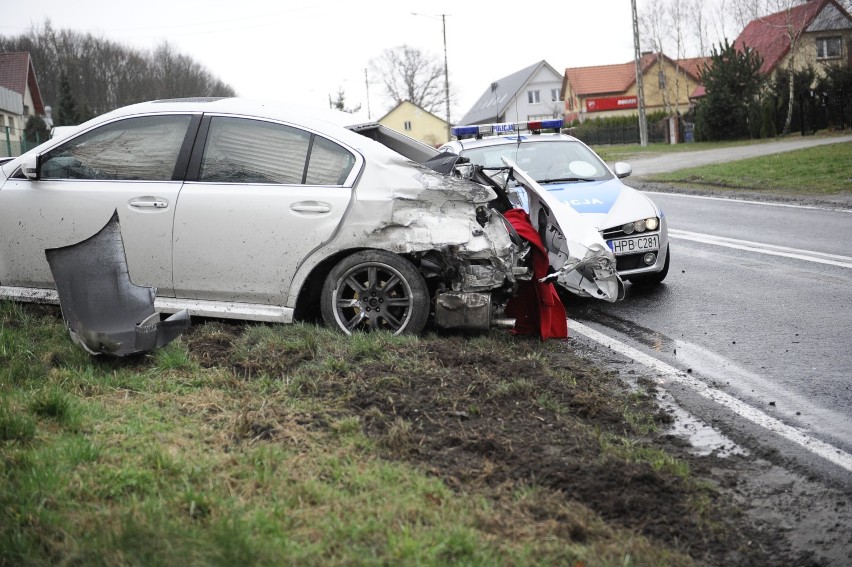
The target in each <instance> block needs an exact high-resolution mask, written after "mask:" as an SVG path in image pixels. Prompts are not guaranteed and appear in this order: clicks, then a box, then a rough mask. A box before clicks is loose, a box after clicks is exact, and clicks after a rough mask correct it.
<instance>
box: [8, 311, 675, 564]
mask: <svg viewBox="0 0 852 567" xmlns="http://www.w3.org/2000/svg"><path fill="white" fill-rule="evenodd" d="M464 344H465V348H469V349H470V352H471V353H472V354H473V355H480V353H485V354H487V353H489V352H509V353H510V354H511V352H512V351H513V349H520V350H519V351H518V353H516V354H515V355H514V356H516V358H517V359H519V360H526V361H528V362H529V364H530V365H535V366H537V367H547V365H548V358H547V345H546V344H541V343H531V344H522V345H520V346H516V345H517V342H515V341H513V339H511V338H506V336H505V335H503V336H501V337H497V338H492V337H485V338H475V339H471V340H470V341H468V342H466V343H464ZM424 346H425V343H423V342H422V339H419V338H416V337H394V336H390V335H386V334H381V333H379V334H374V335H369V336H365V335H357V336H355V337H351V338H348V337H344V336H342V335H340V334H339V333H335V332H332V331H329V330H327V329H322V328H316V327H313V326H310V325H289V326H276V325H263V324H255V325H252V324H249V325H242V326H239V327H238V328H236V330H235V329H234V328H231V327H229V326H228V325H223V324H218V323H213V322H211V323H206V324H204V325H202V326H200V327H199V328H197V329H195V332H194V333H193V334H191V335H190V336H188V337H182V338H180V339H179V340H177V341H175V342H173V343H171V344H170V345H168V346H167V347H165V348H163V349H160V350H158V351H155V352H153V353H151V354H150V355H147V356H139V357H130V358H127V359H111V358H100V357H90V356H88V355H86V354H85V353H84V352H83V351H82V350H81V349H79V348H78V347H76V346H75V345H73V344H72V343H71V341H70V339H69V338H68V336H67V331H66V330H65V328H64V326H63V324H62V320H61V318H59V317H58V314H57V312H56V311H49V310H46V309H42V308H37V307H31V306H27V307H22V306H20V305H15V304H10V303H2V304H0V365H2V366H3V367H4V368H7V369H12V372H11V373H9V372H7V373H5V374H4V375H3V377H2V378H0V566H11V565H16V566H17V565H22V566H27V565H44V564H57V563H58V564H69V565H75V564H80V565H125V564H128V565H174V564H185V565H237V564H239V565H378V564H382V565H488V566H492V565H555V564H562V565H574V564H580V563H584V564H588V565H593V564H594V565H625V564H629V565H666V564H671V565H675V564H677V565H681V564H690V563H691V561H690V560H689V558H688V557H686V556H684V555H683V554H682V553H681V552H679V551H676V550H673V549H669V548H667V547H665V546H664V545H662V544H660V543H659V542H653V541H650V540H647V539H645V538H643V537H641V536H639V535H637V534H636V533H635V532H634V531H632V530H625V529H622V528H618V527H616V526H613V525H609V524H607V523H606V522H604V521H603V520H601V519H600V518H599V517H597V516H596V515H595V514H594V513H593V512H592V511H590V510H589V509H587V508H586V507H584V506H582V505H579V504H576V503H572V502H570V501H569V500H566V499H564V498H562V497H560V496H559V494H558V493H555V492H554V491H552V490H549V489H544V488H541V487H535V486H527V487H523V486H518V487H515V488H513V489H512V490H510V491H493V490H486V489H484V488H477V487H475V486H472V487H457V486H455V487H451V486H449V485H448V484H447V483H446V482H444V481H443V480H441V479H440V478H439V477H436V476H435V475H434V474H430V473H429V472H428V471H426V470H423V469H422V468H420V467H418V466H415V465H414V464H412V463H410V462H408V461H406V460H405V459H403V458H398V459H397V458H391V457H395V456H399V457H403V456H405V455H406V454H408V452H409V451H411V450H412V449H413V448H415V447H416V446H415V444H414V437H413V434H412V422H411V421H410V420H408V419H404V418H403V417H396V418H393V419H392V420H391V421H390V425H389V427H388V429H387V432H386V434H385V435H383V436H381V437H379V438H375V437H372V436H368V435H367V434H366V433H365V421H364V420H366V419H371V418H372V417H374V413H375V412H377V411H378V410H368V411H365V412H364V413H363V414H361V415H356V414H354V413H352V412H351V411H350V410H348V409H347V405H346V402H347V397H348V396H351V395H352V392H356V391H361V390H363V389H364V388H369V387H375V384H382V383H383V382H382V380H386V381H390V382H387V384H393V385H398V384H399V383H400V382H399V381H400V380H403V379H405V380H409V379H417V377H418V376H420V375H422V374H424V373H426V372H435V371H437V370H436V369H434V368H432V367H428V368H427V367H425V366H423V365H424V364H432V363H431V362H428V360H427V359H422V360H421V359H420V358H418V354H419V353H421V352H422V350H423V348H424ZM379 362H380V363H381V364H382V368H385V369H395V371H394V372H395V373H396V375H395V376H379V377H376V378H375V382H374V383H372V384H374V385H371V384H369V383H367V382H366V381H365V380H364V378H363V377H362V376H361V375H360V374H358V373H356V372H354V371H353V369H354V368H355V367H358V366H359V365H364V364H374V363H379ZM438 370H440V369H438ZM546 372H547V373H550V372H554V377H553V379H554V380H563V381H565V382H566V383H570V382H572V381H574V380H575V377H573V376H565V375H562V374H559V375H557V374H556V371H554V370H546ZM403 377H404V378H403ZM329 392H331V393H334V392H339V395H338V397H334V396H331V397H330V394H329ZM492 392H493V393H491V394H489V395H490V396H492V397H495V396H496V397H498V398H499V397H508V398H513V399H518V398H521V397H532V398H533V399H538V401H539V404H540V405H541V407H542V408H543V409H548V408H549V409H551V410H552V411H553V412H554V413H556V414H559V415H562V414H565V415H568V414H571V413H572V411H573V410H571V409H569V408H567V407H566V406H564V405H563V402H561V401H559V400H557V399H555V398H553V397H552V396H549V395H548V394H546V393H540V392H537V391H535V389H534V388H533V386H532V383H531V382H530V381H529V380H527V379H525V378H522V377H519V378H516V379H507V380H505V381H502V382H500V383H495V384H494V385H493V391H492ZM437 396H439V393H438V392H436V397H437ZM623 403H630V398H627V399H625V400H624V401H622V402H619V404H623ZM619 407H621V406H619ZM462 409H463V410H466V411H467V413H468V414H469V415H471V416H476V415H478V412H479V408H478V407H477V406H475V405H473V404H467V405H464V406H462ZM371 411H372V412H374V413H371ZM635 411H638V410H635ZM636 419H639V418H636ZM621 427H622V426H619V429H621ZM624 427H628V426H624ZM602 439H605V442H604V441H602V442H601V446H602V447H604V446H605V447H606V448H607V450H608V451H609V452H610V454H611V457H612V458H622V457H623V458H626V459H629V460H630V462H635V461H643V460H644V461H645V462H650V463H652V466H654V467H656V468H659V469H660V470H664V471H671V472H672V473H673V474H676V475H678V476H686V475H688V470H684V469H683V467H682V466H680V465H679V463H678V462H677V461H676V460H674V459H672V458H670V457H667V456H666V455H665V454H664V453H661V452H659V451H651V450H649V449H647V448H643V447H642V446H641V444H639V445H637V444H631V442H629V441H627V440H625V439H621V437H620V436H619V435H618V434H615V433H612V434H608V435H607V436H605V438H604V437H602ZM383 455H384V456H383ZM543 511H546V512H547V515H546V517H547V518H552V517H558V518H560V520H559V521H560V524H559V526H556V525H555V524H553V520H550V519H540V518H541V517H542V514H543ZM560 526H561V527H560ZM557 527H558V528H559V529H557ZM566 534H567V535H566Z"/></svg>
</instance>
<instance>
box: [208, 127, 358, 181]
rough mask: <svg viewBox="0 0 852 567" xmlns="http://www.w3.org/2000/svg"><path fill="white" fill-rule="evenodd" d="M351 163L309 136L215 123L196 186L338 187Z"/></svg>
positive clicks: (333, 145) (286, 129) (335, 148)
mask: <svg viewBox="0 0 852 567" xmlns="http://www.w3.org/2000/svg"><path fill="white" fill-rule="evenodd" d="M354 164H355V157H354V156H353V155H352V154H351V153H349V152H348V151H347V150H346V149H344V148H342V147H341V146H339V145H338V144H336V143H334V142H332V141H330V140H326V139H325V138H321V137H319V136H316V135H314V134H311V133H310V132H306V131H304V130H300V129H298V128H293V127H290V126H284V125H282V124H275V123H272V122H265V121H262V120H250V119H245V118H225V117H214V118H213V119H212V120H211V121H210V130H209V134H208V137H207V143H206V146H205V148H204V156H203V158H202V160H201V173H200V176H199V180H200V181H207V182H219V183H280V184H291V185H299V184H307V185H341V184H343V183H344V182H345V181H346V178H347V177H348V176H349V172H350V171H352V167H353V166H354Z"/></svg>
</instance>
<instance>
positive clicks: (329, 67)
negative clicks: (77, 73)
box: [0, 0, 642, 119]
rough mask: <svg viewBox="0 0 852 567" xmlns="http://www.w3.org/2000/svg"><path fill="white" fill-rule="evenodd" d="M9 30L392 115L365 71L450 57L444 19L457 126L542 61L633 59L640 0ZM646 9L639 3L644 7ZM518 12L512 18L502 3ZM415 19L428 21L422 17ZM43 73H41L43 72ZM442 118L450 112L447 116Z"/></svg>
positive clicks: (178, 9)
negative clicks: (153, 56)
mask: <svg viewBox="0 0 852 567" xmlns="http://www.w3.org/2000/svg"><path fill="white" fill-rule="evenodd" d="M3 4H4V6H3V10H2V17H1V18H0V34H3V35H5V36H9V35H18V34H21V33H26V32H27V31H29V30H30V29H31V28H32V26H34V25H35V26H43V25H44V23H45V21H46V20H47V19H49V20H50V22H51V25H52V26H53V27H54V29H71V30H74V31H77V32H83V33H85V32H90V33H92V34H93V35H95V36H98V37H103V38H107V39H111V40H115V41H117V42H119V43H122V44H125V45H128V46H132V47H136V48H140V49H146V50H152V49H154V48H155V47H156V46H158V45H160V44H162V43H163V42H166V41H168V42H169V44H170V45H171V46H172V47H173V48H174V49H175V50H176V51H177V52H179V53H182V54H184V55H188V56H190V57H192V58H193V59H194V60H195V61H197V62H198V63H200V64H201V65H203V66H204V67H205V68H206V69H207V70H208V71H209V72H210V73H212V74H213V75H215V76H217V77H218V78H220V79H221V80H222V81H224V82H225V83H227V84H229V85H231V86H232V87H233V88H234V89H235V90H236V91H237V94H238V95H240V96H245V97H251V98H264V99H279V100H289V101H294V102H300V103H307V104H316V105H325V106H327V105H328V97H329V95H331V96H332V97H333V98H336V93H337V91H338V89H339V88H342V89H343V90H344V92H345V95H346V104H347V106H349V107H352V106H355V105H357V104H362V105H363V109H364V110H366V109H367V107H368V103H369V109H370V114H371V116H372V118H374V119H375V118H380V117H381V116H382V115H384V113H385V112H387V111H388V110H389V109H390V108H389V106H388V102H387V100H386V99H384V98H383V96H382V94H381V89H380V87H379V85H378V84H373V85H371V86H370V88H369V89H368V88H367V86H366V84H365V69H366V68H368V66H369V62H370V60H371V59H373V58H375V57H377V56H379V55H380V54H381V52H382V51H383V50H384V49H387V48H393V47H395V46H399V45H402V44H407V45H409V46H412V47H416V48H418V49H420V50H422V51H425V52H429V53H431V54H433V55H435V56H438V57H440V58H441V59H442V58H443V49H444V43H443V35H442V23H441V14H445V15H446V18H445V20H446V36H447V58H448V67H449V72H450V85H451V90H452V96H453V97H454V98H455V100H456V102H455V104H454V106H453V107H452V114H453V118H457V117H460V116H461V115H462V114H464V113H466V112H467V111H468V110H469V108H470V107H471V106H472V105H473V103H474V102H476V99H477V98H479V95H480V94H481V93H482V92H483V91H484V90H485V89H487V88H488V86H489V85H490V83H491V82H492V81H494V80H496V79H499V78H500V77H503V76H506V75H509V74H511V73H513V72H515V71H518V70H520V69H522V68H524V67H527V66H529V65H532V64H533V63H536V62H538V61H540V60H542V59H544V60H545V61H547V62H548V63H550V64H551V65H552V66H553V67H554V68H555V69H556V70H557V71H558V72H560V73H562V72H563V71H564V69H565V68H566V67H578V66H587V65H603V64H611V63H624V62H627V61H630V60H632V57H633V32H632V23H631V10H630V0H597V1H595V2H581V1H579V0H561V1H557V0H537V1H534V2H527V3H514V4H504V3H498V2H493V1H491V0H454V1H450V0H429V1H423V0H362V1H357V0H355V1H353V0H314V1H308V0H301V1H290V0H277V1H273V0H230V1H225V0H206V1H205V2H188V1H179V0H146V1H144V2H132V3H131V2H127V3H125V2H116V1H115V0H34V1H29V2H26V1H18V2H13V1H11V0H9V1H5V2H4V3H3ZM641 4H642V2H641V1H640V6H641ZM507 5H508V6H512V9H511V10H508V11H507V10H506V9H505V8H504V6H507ZM412 12H416V13H418V14H421V15H412ZM36 72H38V70H36ZM440 114H441V115H443V112H441V113H440Z"/></svg>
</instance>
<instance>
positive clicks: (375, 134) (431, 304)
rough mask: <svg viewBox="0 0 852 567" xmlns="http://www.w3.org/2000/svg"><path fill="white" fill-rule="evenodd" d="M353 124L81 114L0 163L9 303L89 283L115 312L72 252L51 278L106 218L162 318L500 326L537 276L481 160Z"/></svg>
mask: <svg viewBox="0 0 852 567" xmlns="http://www.w3.org/2000/svg"><path fill="white" fill-rule="evenodd" d="M358 122H359V121H358V120H357V118H355V117H353V116H352V115H349V114H345V113H337V112H332V111H322V110H317V109H306V108H303V107H297V106H293V105H286V104H280V103H270V102H259V101H247V100H242V99H235V98H226V99H182V100H170V101H154V102H148V103H141V104H137V105H133V106H129V107H125V108H121V109H118V110H116V111H113V112H110V113H108V114H105V115H103V116H100V117H98V118H95V119H93V120H91V121H89V122H87V123H85V124H82V125H80V126H78V127H77V130H76V131H75V132H74V133H73V134H72V135H71V136H69V137H68V138H64V139H56V140H51V141H48V142H46V143H45V144H42V145H41V146H39V147H38V148H35V149H34V150H32V151H30V152H28V153H27V154H24V155H23V156H20V157H18V158H16V159H14V160H12V161H10V162H8V163H6V164H4V165H2V166H0V298H6V299H13V300H18V301H41V302H54V303H56V302H59V303H61V302H62V295H61V293H62V289H63V285H64V284H68V285H70V286H72V287H75V289H76V291H75V293H76V297H77V299H78V301H77V303H78V304H85V303H86V301H81V299H85V298H86V297H87V290H89V292H88V303H89V305H88V306H87V307H85V308H83V309H82V314H81V321H88V320H99V319H103V318H104V317H105V315H104V314H107V315H106V318H109V316H108V314H109V313H110V312H111V310H113V306H112V305H110V304H109V301H106V300H105V298H104V297H103V295H102V294H100V293H99V292H98V291H97V290H98V289H99V285H96V282H95V281H93V279H92V278H95V277H100V278H101V279H103V276H92V275H90V274H87V273H82V271H75V270H74V268H73V262H66V263H65V264H64V267H63V268H61V270H60V271H59V272H55V271H54V272H52V271H51V266H50V265H49V263H48V261H47V259H46V253H45V251H47V250H53V249H63V248H67V247H72V250H73V246H74V245H76V244H78V243H81V242H85V241H87V240H88V239H90V238H92V237H93V236H94V235H96V234H98V233H100V232H101V231H102V230H103V229H104V227H106V226H107V225H108V223H109V222H110V221H111V219H113V222H114V223H116V224H117V226H118V227H119V228H118V229H117V232H118V234H119V237H118V238H117V240H118V241H119V242H118V244H116V246H121V247H123V251H122V252H121V254H123V257H124V259H125V260H126V266H124V267H123V268H122V269H124V270H126V273H127V274H128V275H129V279H128V285H130V284H129V282H132V285H133V286H142V287H148V288H150V289H151V290H155V291H156V297H155V298H153V297H154V296H153V293H152V298H153V301H154V304H155V306H156V309H157V311H162V312H168V313H174V312H181V311H182V310H187V312H188V313H190V314H192V315H198V316H211V317H229V318H239V319H251V320H260V321H276V322H291V321H294V320H311V319H317V318H320V317H321V318H322V320H324V322H325V323H326V324H329V325H332V326H336V327H338V328H340V329H341V330H343V331H344V332H346V333H351V332H353V331H356V330H370V329H384V330H388V331H390V332H394V333H417V332H420V331H421V330H422V329H423V328H424V327H425V326H426V324H427V322H428V321H430V320H433V321H434V323H435V324H436V325H437V326H438V327H442V328H466V329H485V328H488V327H490V326H494V325H495V324H497V323H498V321H499V318H500V316H501V307H502V306H503V305H504V304H505V302H506V301H507V300H508V299H509V298H510V297H511V296H512V295H513V294H514V293H515V292H516V290H517V287H518V284H519V282H522V281H525V280H529V279H530V278H531V277H532V271H531V269H530V267H529V262H528V259H527V258H526V255H527V252H528V250H527V247H526V246H525V245H524V243H523V242H522V240H521V239H520V238H519V237H518V235H517V233H516V232H515V231H514V230H513V228H512V226H511V224H510V223H509V222H507V221H506V219H505V218H504V217H503V215H501V213H500V211H501V210H505V208H506V207H509V206H511V205H510V204H509V201H508V199H507V198H506V196H505V194H502V189H501V188H500V187H499V186H497V185H496V184H494V183H493V182H491V181H489V180H488V177H487V176H484V175H479V174H478V173H477V171H476V168H471V167H468V168H467V169H468V171H467V172H466V173H465V174H464V175H462V174H461V173H460V170H459V169H458V168H457V167H456V163H455V162H456V160H457V159H458V157H457V156H455V157H453V158H452V159H450V160H449V161H447V160H445V159H443V158H442V156H440V155H438V152H437V151H435V150H434V149H432V148H430V147H428V146H425V145H422V144H418V143H416V142H413V141H412V140H410V139H407V138H405V137H403V136H401V135H398V134H395V133H393V132H392V131H387V130H385V129H383V128H382V127H380V126H378V125H377V124H358ZM403 154H404V155H403ZM430 160H431V161H430ZM418 162H419V163H418ZM424 164H425V165H424ZM532 190H533V191H535V189H534V188H533V189H532ZM553 222H554V226H555V227H556V228H553V230H557V231H560V230H561V229H559V228H558V226H556V225H557V223H556V220H555V218H554V221H553ZM549 238H550V237H549ZM556 240H559V239H558V238H557V239H556ZM562 240H563V241H564V238H563V239H562ZM116 249H118V248H116ZM95 250H97V248H95ZM110 254H111V256H110V255H109V254H107V255H106V256H105V257H114V256H115V250H112V251H110ZM121 254H119V255H121ZM553 254H554V255H553V257H552V261H554V262H559V261H561V260H562V259H563V256H564V254H563V252H560V251H559V250H557V249H556V248H554V250H553ZM560 254H563V255H562V256H560ZM72 258H73V256H72ZM563 264H564V262H563V263H560V264H558V265H555V266H554V273H555V274H557V275H556V276H555V278H556V279H557V280H558V279H559V278H562V277H563V276H562V274H565V273H566V272H568V271H570V270H567V269H566V268H565V266H564V265H563ZM587 264H588V262H587ZM574 270H575V271H577V270H579V271H580V272H582V273H583V274H585V276H584V277H589V276H591V277H592V278H594V277H595V273H596V272H595V268H592V267H590V266H588V265H580V266H575V267H574ZM600 275H601V279H602V281H603V280H604V279H607V278H609V279H608V280H607V281H608V282H610V283H611V282H612V278H611V277H610V276H611V274H608V275H604V274H600ZM87 278H88V279H87ZM616 279H617V276H616ZM100 283H101V284H102V282H100ZM603 285H604V286H607V285H610V284H609V283H604V284H603ZM57 288H58V289H59V293H57ZM63 314H64V313H63ZM66 320H67V318H66ZM107 342H108V341H107ZM89 346H91V345H89Z"/></svg>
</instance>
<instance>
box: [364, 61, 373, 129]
mask: <svg viewBox="0 0 852 567" xmlns="http://www.w3.org/2000/svg"><path fill="white" fill-rule="evenodd" d="M364 87H365V88H366V89H367V120H372V119H373V116H372V114H370V79H369V78H367V69H364Z"/></svg>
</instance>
